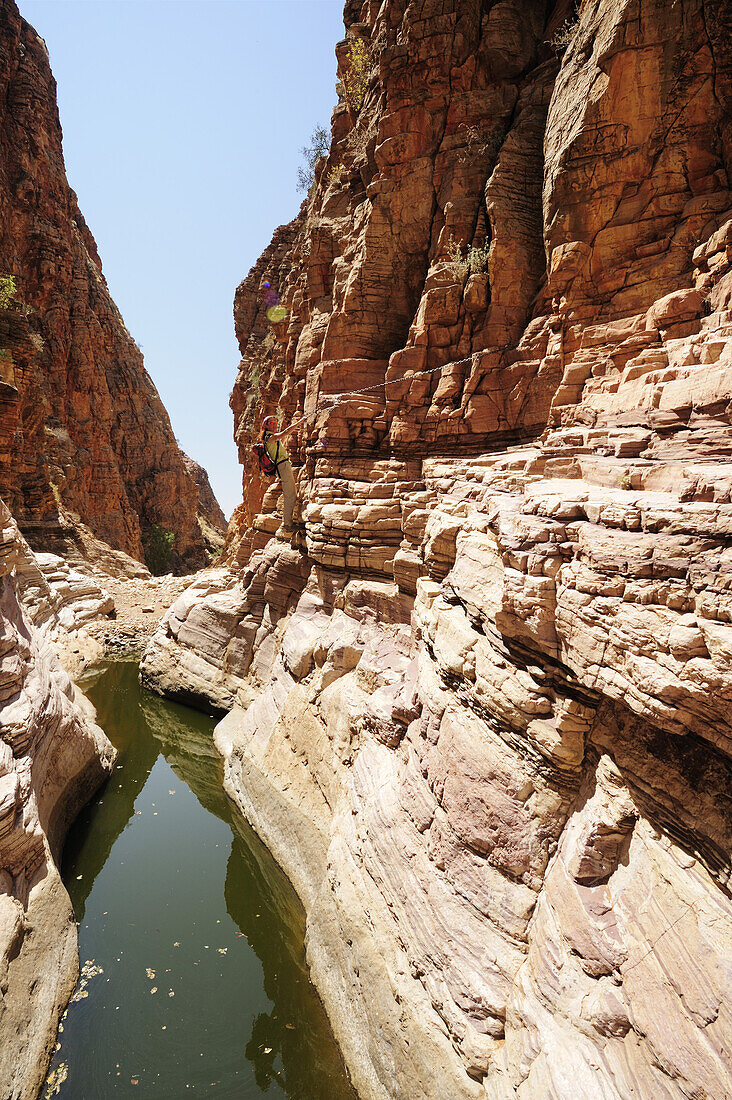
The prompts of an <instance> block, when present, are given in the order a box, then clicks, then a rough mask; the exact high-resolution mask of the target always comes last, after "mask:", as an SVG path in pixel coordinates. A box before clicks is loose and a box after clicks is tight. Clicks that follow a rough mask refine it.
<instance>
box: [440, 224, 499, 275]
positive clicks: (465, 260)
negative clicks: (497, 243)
mask: <svg viewBox="0 0 732 1100" xmlns="http://www.w3.org/2000/svg"><path fill="white" fill-rule="evenodd" d="M490 248H491V246H490V241H486V242H485V244H484V245H483V246H482V247H481V246H478V245H471V246H470V247H469V248H468V250H467V252H466V253H465V255H464V256H463V250H462V248H461V247H460V245H459V244H458V243H457V241H456V240H455V239H454V238H453V236H452V234H450V239H449V241H448V242H447V254H448V256H449V257H450V265H451V267H452V270H453V273H454V275H455V278H456V279H465V278H467V276H468V275H476V274H477V273H478V272H479V271H485V270H486V269H487V267H488V256H489V254H490Z"/></svg>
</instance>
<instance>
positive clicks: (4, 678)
mask: <svg viewBox="0 0 732 1100" xmlns="http://www.w3.org/2000/svg"><path fill="white" fill-rule="evenodd" d="M38 573H39V570H38V566H37V565H36V564H35V562H34V559H33V555H32V553H31V551H30V550H29V548H28V545H27V543H26V542H25V541H24V540H23V538H22V537H21V535H20V532H19V531H18V528H17V526H16V525H15V523H14V522H13V520H12V518H11V516H10V513H9V512H8V510H7V508H5V506H4V505H3V504H2V503H0V1094H1V1095H2V1096H7V1097H13V1098H17V1100H20V1098H26V1097H28V1098H30V1097H35V1096H36V1095H37V1093H38V1089H39V1088H40V1086H41V1083H42V1081H43V1079H44V1076H45V1072H46V1067H47V1064H48V1059H49V1057H50V1054H51V1051H52V1050H53V1046H54V1043H55V1040H56V1029H57V1026H58V1021H59V1016H60V1014H61V1012H62V1011H63V1009H64V1008H65V1006H66V1002H67V1000H68V998H69V996H70V995H71V992H72V990H73V987H74V985H75V983H76V978H77V975H78V957H77V947H76V944H77V937H76V924H75V922H74V915H73V911H72V909H71V902H70V901H69V897H68V894H67V893H66V890H65V889H64V886H63V884H62V882H61V878H60V876H59V873H58V869H57V865H56V860H57V858H58V856H59V854H60V849H61V845H62V843H63V839H64V836H65V833H66V829H67V826H68V825H69V823H70V821H71V820H72V819H73V817H74V816H75V814H76V813H77V812H78V810H79V809H80V807H81V806H82V805H83V804H84V802H85V801H86V800H87V799H88V798H89V797H90V795H91V794H92V793H93V791H94V790H95V789H96V788H97V787H98V786H99V784H100V783H101V782H102V781H103V780H104V778H105V777H106V775H107V774H108V772H109V771H110V770H111V767H112V764H113V761H114V757H115V755H116V754H115V751H114V749H113V748H112V746H111V744H110V743H109V741H108V740H107V738H106V737H105V735H104V733H103V732H102V730H101V729H100V728H99V726H97V725H96V723H95V722H94V720H93V719H94V709H93V707H92V706H91V704H90V703H89V702H88V701H87V700H86V698H85V697H84V696H83V695H82V693H81V692H80V691H79V690H78V689H77V688H76V687H74V685H73V684H72V682H71V680H70V679H69V677H68V676H67V674H66V673H65V672H64V670H63V668H62V667H61V665H60V663H59V661H58V658H57V657H56V653H55V651H54V648H53V646H52V644H51V641H50V632H51V630H52V628H53V627H54V624H55V625H56V627H60V624H59V622H58V620H57V619H56V618H55V609H54V605H53V600H52V592H51V590H50V589H48V588H46V590H45V592H46V595H45V597H44V595H43V593H44V588H43V583H44V582H43V580H42V576H41V577H39V576H38ZM26 597H27V598H28V599H29V602H28V604H27V606H26V605H25V604H24V598H26ZM69 606H70V605H69V604H67V606H66V607H65V608H64V609H62V610H65V611H66V612H68V611H69ZM33 616H35V618H36V619H37V620H38V622H39V625H35V624H34V621H33Z"/></svg>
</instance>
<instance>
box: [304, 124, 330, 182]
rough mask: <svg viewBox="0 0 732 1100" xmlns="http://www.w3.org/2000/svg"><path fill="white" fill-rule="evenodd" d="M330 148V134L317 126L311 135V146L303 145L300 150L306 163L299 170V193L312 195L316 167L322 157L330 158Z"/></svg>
mask: <svg viewBox="0 0 732 1100" xmlns="http://www.w3.org/2000/svg"><path fill="white" fill-rule="evenodd" d="M329 148H330V134H329V133H328V131H327V130H325V129H323V127H322V126H316V127H315V129H314V130H313V132H312V134H311V135H310V144H309V145H303V147H302V149H301V150H300V152H301V153H302V155H303V157H304V158H305V163H304V164H301V165H300V167H299V168H298V170H297V189H298V191H306V192H307V193H308V194H309V193H310V189H311V187H312V186H313V184H314V183H315V165H316V164H317V162H318V161H319V160H320V158H321V157H327V156H328V150H329Z"/></svg>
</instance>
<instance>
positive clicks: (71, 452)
mask: <svg viewBox="0 0 732 1100" xmlns="http://www.w3.org/2000/svg"><path fill="white" fill-rule="evenodd" d="M0 90H1V91H2V95H1V96H0V165H1V167H0V497H2V498H3V499H4V500H5V501H6V503H7V504H8V506H9V508H10V510H11V512H12V513H13V515H14V516H15V517H16V519H17V520H18V522H19V524H20V525H21V528H22V530H23V532H24V533H25V534H26V535H27V537H28V539H29V540H30V541H31V543H32V545H33V546H34V548H35V549H39V550H54V551H55V552H59V550H62V551H64V552H65V551H66V547H67V546H68V545H69V544H73V543H74V542H75V541H76V540H75V529H76V526H77V523H78V521H79V519H80V518H82V519H83V520H84V522H85V523H86V524H88V526H89V527H90V528H91V529H92V531H93V532H94V534H95V535H96V536H97V537H98V538H100V539H102V540H104V541H105V542H107V543H109V544H110V545H111V546H113V547H115V548H117V549H120V550H124V551H126V552H127V553H128V554H131V555H132V556H133V557H136V558H138V559H140V560H142V557H143V537H144V535H145V531H146V529H147V528H149V527H151V526H152V525H155V524H157V525H160V526H161V527H164V528H165V529H166V530H168V531H172V532H173V533H174V535H175V543H174V548H173V559H172V563H173V565H174V566H175V568H177V569H178V570H179V571H182V570H186V569H187V570H188V571H189V572H190V571H192V570H193V569H195V568H197V567H199V566H201V565H204V564H206V562H207V560H208V558H207V553H206V549H207V546H208V542H207V539H206V537H205V533H204V532H202V530H201V528H200V526H199V522H198V519H197V514H198V510H199V488H198V478H197V477H196V476H194V474H192V473H191V471H190V470H189V469H188V467H187V465H186V461H187V460H186V458H185V456H184V455H183V454H182V453H181V451H180V450H179V448H178V445H177V443H176V441H175V437H174V435H173V431H172V428H171V426H170V420H169V418H168V414H167V413H166V411H165V409H164V407H163V404H162V402H161V400H160V397H159V396H158V393H157V390H156V389H155V386H154V385H153V382H152V380H151V379H150V377H149V375H148V374H147V372H146V370H145V368H144V365H143V359H142V355H141V353H140V351H139V349H138V347H137V346H136V344H135V342H134V341H133V339H132V337H131V336H130V335H129V333H128V332H127V329H126V328H125V325H124V322H123V320H122V318H121V316H120V314H119V311H118V309H117V307H116V306H115V304H114V302H113V301H112V299H111V297H110V294H109V291H108V289H107V285H106V282H105V279H104V276H103V274H102V265H101V261H100V259H99V255H98V253H97V248H96V245H95V243H94V239H93V237H92V235H91V233H90V231H89V229H88V227H87V225H86V223H85V222H84V219H83V217H82V215H81V213H80V211H79V208H78V205H77V202H76V196H75V195H74V192H73V191H72V190H71V189H70V187H69V185H68V182H67V180H66V174H65V169H64V160H63V152H62V147H61V126H60V124H59V118H58V110H57V107H56V86H55V81H54V79H53V76H52V75H51V70H50V67H49V60H48V54H47V51H46V47H45V45H44V43H43V40H42V39H41V38H39V36H38V35H37V34H36V32H35V31H34V30H33V28H32V27H30V26H29V25H28V23H26V22H25V21H24V20H23V19H21V17H20V15H19V12H18V9H17V7H16V5H15V3H14V2H13V0H2V2H0ZM9 276H12V277H13V279H14V284H12V283H9V282H8V277H9ZM209 492H210V490H209ZM203 495H204V497H206V492H205V489H204V494H203ZM214 504H215V501H214ZM216 508H217V506H216ZM216 508H214V507H213V506H212V505H211V501H210V500H209V499H204V500H203V503H202V512H203V514H204V515H205V516H206V517H207V522H208V524H209V525H213V526H214V527H216V528H218V527H219V526H221V519H222V517H220V515H219V514H218V513H216ZM215 513H216V514H215ZM224 526H225V525H224ZM219 537H220V532H219Z"/></svg>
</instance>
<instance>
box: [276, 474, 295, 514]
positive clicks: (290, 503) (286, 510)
mask: <svg viewBox="0 0 732 1100" xmlns="http://www.w3.org/2000/svg"><path fill="white" fill-rule="evenodd" d="M277 472H278V473H279V475H280V481H281V482H282V519H283V523H284V526H285V530H288V529H290V528H291V527H292V512H293V509H294V507H295V497H296V495H297V490H296V488H295V475H294V473H293V472H292V466H291V465H290V462H289V460H288V461H286V462H283V463H282V464H281V465H280V466H279V468H278V471H277Z"/></svg>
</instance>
